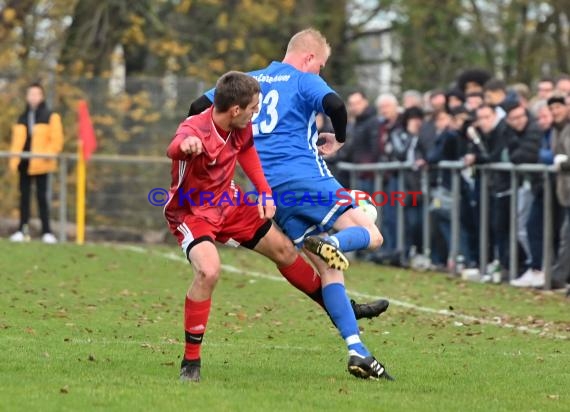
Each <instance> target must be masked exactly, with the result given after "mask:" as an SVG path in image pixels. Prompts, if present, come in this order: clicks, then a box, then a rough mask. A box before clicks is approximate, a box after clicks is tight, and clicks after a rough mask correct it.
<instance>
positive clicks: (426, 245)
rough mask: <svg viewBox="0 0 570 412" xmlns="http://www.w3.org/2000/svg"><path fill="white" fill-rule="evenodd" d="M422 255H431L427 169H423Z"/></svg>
mask: <svg viewBox="0 0 570 412" xmlns="http://www.w3.org/2000/svg"><path fill="white" fill-rule="evenodd" d="M421 179H422V202H423V203H422V217H423V225H422V229H423V230H422V244H423V247H422V253H423V255H424V256H426V257H430V255H431V252H430V250H431V236H430V235H431V219H430V213H429V212H430V211H429V205H430V190H429V189H430V187H429V183H430V182H429V171H428V169H427V168H425V167H424V168H423V169H422V177H421Z"/></svg>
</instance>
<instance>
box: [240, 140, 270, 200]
mask: <svg viewBox="0 0 570 412" xmlns="http://www.w3.org/2000/svg"><path fill="white" fill-rule="evenodd" d="M238 162H239V164H240V165H241V168H242V169H243V171H244V172H245V174H246V175H247V177H248V178H249V180H251V183H253V185H254V186H255V188H256V189H257V191H258V192H259V193H271V187H269V184H268V183H267V180H266V179H265V175H264V174H263V169H262V168H261V162H260V161H259V156H258V154H257V150H255V146H253V145H251V146H250V147H248V148H247V149H245V150H244V151H242V152H241V153H240V154H238Z"/></svg>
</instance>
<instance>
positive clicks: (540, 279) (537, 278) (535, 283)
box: [532, 270, 546, 288]
mask: <svg viewBox="0 0 570 412" xmlns="http://www.w3.org/2000/svg"><path fill="white" fill-rule="evenodd" d="M545 283H546V280H545V277H544V272H543V271H541V270H535V271H534V276H533V278H532V287H533V288H543V287H544V284H545Z"/></svg>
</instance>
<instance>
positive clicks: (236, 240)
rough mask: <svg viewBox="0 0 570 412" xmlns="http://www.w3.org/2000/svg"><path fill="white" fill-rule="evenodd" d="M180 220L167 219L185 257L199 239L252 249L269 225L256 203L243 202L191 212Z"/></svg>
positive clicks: (200, 240) (269, 221)
mask: <svg viewBox="0 0 570 412" xmlns="http://www.w3.org/2000/svg"><path fill="white" fill-rule="evenodd" d="M193 212H194V213H193V214H187V215H185V216H184V219H183V222H182V223H179V222H169V227H170V231H171V232H172V234H173V235H174V236H175V237H176V239H177V240H178V244H179V245H180V246H181V247H182V250H183V251H184V253H185V254H186V256H188V252H189V251H190V249H191V248H192V247H193V246H194V245H196V244H198V243H200V242H202V241H205V240H206V241H211V242H213V241H217V242H220V243H224V244H226V245H230V246H236V247H237V246H240V245H241V246H243V247H246V248H248V249H253V248H254V247H255V246H256V245H257V243H258V242H259V240H261V238H262V237H263V236H265V235H266V234H267V232H268V231H269V229H270V228H271V220H267V219H261V218H260V217H259V210H258V209H257V206H250V205H246V204H242V205H235V206H227V207H224V208H223V209H222V208H212V209H210V210H209V211H208V212H209V213H208V212H205V213H202V211H201V210H195V211H193Z"/></svg>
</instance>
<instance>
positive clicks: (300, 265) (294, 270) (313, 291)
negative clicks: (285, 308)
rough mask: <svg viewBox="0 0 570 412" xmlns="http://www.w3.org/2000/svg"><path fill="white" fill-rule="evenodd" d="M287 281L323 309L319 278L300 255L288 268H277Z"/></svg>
mask: <svg viewBox="0 0 570 412" xmlns="http://www.w3.org/2000/svg"><path fill="white" fill-rule="evenodd" d="M278 269H279V272H281V274H282V275H283V277H284V278H285V279H287V281H288V282H289V283H290V284H292V285H293V286H295V287H296V288H297V289H299V290H300V291H301V292H304V293H306V294H307V295H308V296H309V297H310V298H311V299H313V300H314V301H315V302H317V303H318V304H319V305H321V306H322V307H323V308H324V307H325V305H324V303H323V296H322V293H321V277H320V276H319V274H318V273H317V272H316V271H315V269H313V267H312V266H311V265H309V264H308V263H307V262H306V261H305V260H304V259H303V258H302V257H301V256H300V255H299V256H297V259H296V260H295V262H293V263H292V264H290V265H289V266H285V267H281V268H278Z"/></svg>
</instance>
